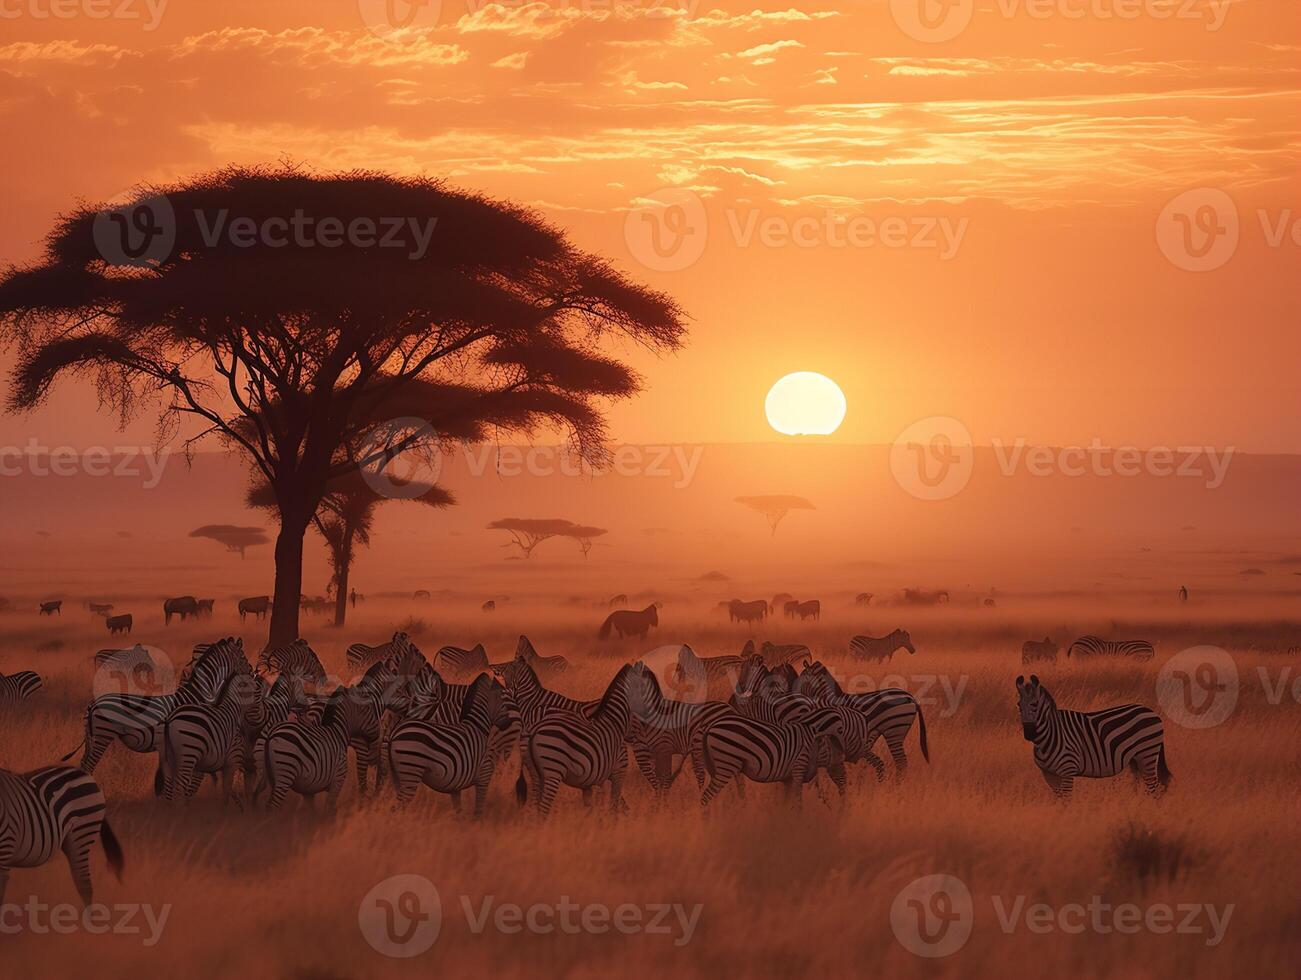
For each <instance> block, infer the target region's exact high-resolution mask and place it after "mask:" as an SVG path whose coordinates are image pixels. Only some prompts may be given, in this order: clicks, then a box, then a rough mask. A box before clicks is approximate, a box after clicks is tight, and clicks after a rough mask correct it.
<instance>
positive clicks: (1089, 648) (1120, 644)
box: [1066, 635, 1156, 660]
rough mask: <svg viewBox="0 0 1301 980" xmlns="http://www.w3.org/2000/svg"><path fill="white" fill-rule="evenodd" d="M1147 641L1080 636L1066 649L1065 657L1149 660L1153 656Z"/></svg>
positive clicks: (1152, 650) (1153, 651)
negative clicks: (1072, 655) (1073, 655)
mask: <svg viewBox="0 0 1301 980" xmlns="http://www.w3.org/2000/svg"><path fill="white" fill-rule="evenodd" d="M1155 652H1156V651H1155V650H1154V649H1153V648H1152V644H1151V643H1149V642H1148V641H1147V640H1104V639H1103V638H1102V637H1100V636H1092V635H1090V636H1081V637H1080V638H1079V639H1078V640H1076V641H1075V642H1074V643H1072V644H1071V645H1070V646H1069V647H1067V648H1066V656H1067V657H1070V656H1071V654H1075V656H1077V657H1129V658H1130V659H1131V660H1151V659H1152V657H1153V655H1154V654H1155Z"/></svg>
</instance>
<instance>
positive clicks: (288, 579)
mask: <svg viewBox="0 0 1301 980" xmlns="http://www.w3.org/2000/svg"><path fill="white" fill-rule="evenodd" d="M306 533H307V521H305V520H304V521H299V520H293V519H291V518H290V517H289V516H282V517H281V519H280V533H279V534H278V535H277V536H276V594H275V598H274V599H273V600H272V602H271V636H270V638H269V639H268V640H267V643H268V644H269V645H270V646H280V645H282V644H285V643H293V642H294V640H296V639H298V637H299V635H300V634H299V632H298V609H299V602H300V600H301V599H302V595H303V538H304V536H305V535H306Z"/></svg>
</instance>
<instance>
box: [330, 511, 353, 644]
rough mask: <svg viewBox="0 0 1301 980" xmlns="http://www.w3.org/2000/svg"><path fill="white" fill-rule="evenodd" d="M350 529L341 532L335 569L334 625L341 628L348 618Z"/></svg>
mask: <svg viewBox="0 0 1301 980" xmlns="http://www.w3.org/2000/svg"><path fill="white" fill-rule="evenodd" d="M352 534H353V532H352V528H350V527H349V528H346V529H345V530H344V532H343V547H342V548H341V549H340V550H339V567H338V568H336V569H335V580H334V585H335V595H334V625H335V626H342V625H343V624H344V622H345V621H346V620H347V618H348V573H349V572H350V571H352Z"/></svg>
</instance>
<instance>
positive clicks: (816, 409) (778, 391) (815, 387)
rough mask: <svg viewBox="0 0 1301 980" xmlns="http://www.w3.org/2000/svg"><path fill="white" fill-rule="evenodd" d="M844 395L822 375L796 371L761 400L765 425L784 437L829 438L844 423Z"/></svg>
mask: <svg viewBox="0 0 1301 980" xmlns="http://www.w3.org/2000/svg"><path fill="white" fill-rule="evenodd" d="M845 409H846V404H845V393H844V392H843V391H841V390H840V386H839V385H837V384H836V383H835V382H834V381H832V380H831V379H830V378H828V377H827V376H826V375H825V374H818V373H816V372H814V371H796V372H795V373H794V374H788V375H786V376H785V377H784V378H780V379H779V380H778V381H777V383H776V384H774V385H773V386H772V388H771V389H769V391H768V397H767V398H766V399H764V412H765V413H766V414H767V416H768V424H769V425H771V426H772V427H773V428H774V429H776V430H777V431H778V432H780V433H781V434H782V435H786V436H829V435H831V433H833V432H835V431H836V430H837V429H839V428H840V423H841V422H843V421H844V420H845Z"/></svg>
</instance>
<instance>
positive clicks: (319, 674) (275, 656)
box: [257, 637, 325, 684]
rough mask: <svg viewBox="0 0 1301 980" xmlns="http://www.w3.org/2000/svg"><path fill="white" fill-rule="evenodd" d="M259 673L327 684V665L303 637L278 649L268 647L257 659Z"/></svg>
mask: <svg viewBox="0 0 1301 980" xmlns="http://www.w3.org/2000/svg"><path fill="white" fill-rule="evenodd" d="M257 670H258V673H260V674H261V673H272V674H294V675H297V676H299V677H301V678H303V680H307V681H314V682H316V683H317V684H324V683H325V665H324V664H322V663H321V658H320V657H318V656H317V655H316V651H315V650H313V649H312V647H311V644H309V643H308V642H307V641H306V640H304V639H303V638H302V637H299V638H298V639H297V640H294V642H293V643H287V644H285V645H283V646H278V647H267V648H266V649H265V650H263V651H262V652H261V653H260V654H258V658H257Z"/></svg>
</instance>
